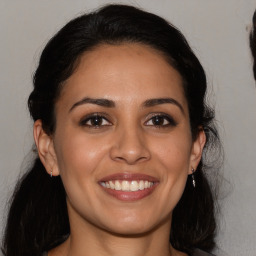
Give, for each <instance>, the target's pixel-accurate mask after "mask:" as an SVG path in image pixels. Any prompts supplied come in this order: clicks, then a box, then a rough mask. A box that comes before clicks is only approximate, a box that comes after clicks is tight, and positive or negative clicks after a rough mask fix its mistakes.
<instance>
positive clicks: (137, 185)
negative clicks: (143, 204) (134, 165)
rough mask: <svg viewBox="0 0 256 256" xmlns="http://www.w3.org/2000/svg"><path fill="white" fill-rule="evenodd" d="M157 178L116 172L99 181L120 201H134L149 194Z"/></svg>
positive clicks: (108, 192)
mask: <svg viewBox="0 0 256 256" xmlns="http://www.w3.org/2000/svg"><path fill="white" fill-rule="evenodd" d="M158 184H159V180H158V179H157V178H155V177H152V176H149V175H145V174H140V173H137V174H136V173H116V174H112V175H110V176H107V177H104V178H102V179H101V180H100V181H99V185H100V186H101V188H102V189H103V190H104V191H105V192H106V193H107V194H108V195H110V196H112V197H115V198H116V199H118V200H121V201H136V200H140V199H143V198H145V197H147V196H149V195H150V194H151V193H153V191H154V190H155V188H156V187H157V185H158Z"/></svg>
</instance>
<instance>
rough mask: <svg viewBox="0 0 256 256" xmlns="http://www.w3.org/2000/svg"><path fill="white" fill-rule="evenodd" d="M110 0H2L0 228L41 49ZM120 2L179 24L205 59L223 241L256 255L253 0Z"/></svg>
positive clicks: (27, 126)
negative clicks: (219, 153)
mask: <svg viewBox="0 0 256 256" xmlns="http://www.w3.org/2000/svg"><path fill="white" fill-rule="evenodd" d="M108 2H109V1H106V0H105V1H104V0H101V1H95V0H79V1H78V0H74V1H67V0H66V1H64V0H63V1H61V0H44V1H33V0H30V1H29V0H22V1H21V0H16V1H15V0H0V46H1V47H0V72H1V76H0V88H1V93H0V120H1V125H0V141H1V143H0V227H2V226H3V223H4V218H5V203H6V200H7V198H8V196H9V195H10V193H11V191H12V189H13V186H14V184H15V181H16V180H17V178H18V176H19V174H20V172H22V171H23V169H25V167H26V165H27V163H28V159H29V157H28V156H27V154H28V152H29V151H30V149H31V146H32V144H33V142H32V122H31V121H30V119H29V115H28V111H27V107H26V100H27V97H28V94H29V92H30V91H31V88H32V83H31V76H32V73H33V71H34V70H35V67H36V64H37V61H38V57H39V55H40V52H41V50H42V49H43V47H44V45H45V43H46V42H47V41H48V40H49V39H50V37H51V36H52V35H53V34H54V33H55V32H56V31H57V30H58V29H59V28H60V27H61V26H63V25H64V24H65V23H66V22H67V21H69V20H70V19H71V18H73V17H75V16H77V15H78V14H80V13H82V12H84V11H88V10H92V9H93V8H95V7H97V6H99V5H101V4H104V3H108ZM112 2H117V1H112ZM119 2H121V3H130V4H135V5H136V6H140V7H143V8H144V9H146V10H149V11H152V12H154V13H156V14H159V15H161V16H163V17H165V18H167V19H168V20H169V21H171V22H172V23H174V24H175V25H176V26H177V27H178V28H179V29H181V31H182V32H183V33H184V34H185V36H186V37H187V39H188V41H189V42H190V44H191V46H192V48H193V50H194V51H195V53H196V54H197V56H198V57H199V59H200V61H201V62H202V64H203V66H204V68H205V70H206V73H207V78H208V82H209V85H210V90H209V96H210V98H211V102H212V104H213V105H215V107H216V114H217V120H218V125H219V126H220V133H221V136H222V140H223V146H224V149H225V152H226V156H225V162H224V171H223V174H222V175H223V177H224V178H223V180H224V179H225V181H224V182H223V183H222V185H223V187H222V192H221V196H220V198H219V203H220V206H221V215H220V228H219V229H220V230H219V234H218V245H219V247H220V248H221V249H222V250H223V251H224V252H226V253H227V255H230V256H256V224H255V223H256V214H255V212H256V199H255V198H256V186H255V184H256V167H255V165H256V150H255V145H256V132H255V131H256V87H255V82H254V80H253V75H252V58H251V55H250V51H249V46H248V35H249V29H250V26H251V18H252V15H253V11H254V9H255V8H256V1H255V0H155V1H154V0H151V1H149V0H141V1H139V0H138V1H128V0H127V1H119ZM26 156H27V158H25V157H26ZM24 158H25V160H24ZM31 221H33V220H31ZM1 229H2V228H0V231H1ZM224 252H223V254H224Z"/></svg>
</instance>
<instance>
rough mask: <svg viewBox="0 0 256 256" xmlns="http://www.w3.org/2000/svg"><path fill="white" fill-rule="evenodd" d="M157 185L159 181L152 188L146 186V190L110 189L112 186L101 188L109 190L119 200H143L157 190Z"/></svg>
mask: <svg viewBox="0 0 256 256" xmlns="http://www.w3.org/2000/svg"><path fill="white" fill-rule="evenodd" d="M156 186H157V183H156V184H154V185H153V186H152V187H150V188H146V189H144V190H138V191H130V192H127V191H122V190H114V189H110V188H105V187H102V186H101V188H102V189H103V190H104V191H105V192H107V193H108V194H109V195H110V196H113V197H115V198H116V199H118V200H121V201H137V200H141V199H143V198H145V197H147V196H149V195H150V194H152V192H153V191H154V190H155V188H156Z"/></svg>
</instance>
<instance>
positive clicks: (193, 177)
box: [191, 168, 196, 188]
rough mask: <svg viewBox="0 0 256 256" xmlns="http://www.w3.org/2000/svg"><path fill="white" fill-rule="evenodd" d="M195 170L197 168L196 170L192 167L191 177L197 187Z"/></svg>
mask: <svg viewBox="0 0 256 256" xmlns="http://www.w3.org/2000/svg"><path fill="white" fill-rule="evenodd" d="M194 172H195V170H194V168H192V174H191V178H192V184H193V187H194V188H195V187H196V180H195V176H194Z"/></svg>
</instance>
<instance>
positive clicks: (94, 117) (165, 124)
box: [79, 113, 177, 129]
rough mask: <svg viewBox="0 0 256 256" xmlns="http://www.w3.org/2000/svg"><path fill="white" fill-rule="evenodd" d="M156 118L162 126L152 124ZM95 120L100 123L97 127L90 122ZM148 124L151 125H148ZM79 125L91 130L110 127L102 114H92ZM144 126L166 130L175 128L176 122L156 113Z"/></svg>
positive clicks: (167, 116) (165, 115)
mask: <svg viewBox="0 0 256 256" xmlns="http://www.w3.org/2000/svg"><path fill="white" fill-rule="evenodd" d="M157 118H158V121H160V122H163V124H158V125H157V124H154V122H156V121H157ZM97 119H98V121H99V122H100V123H99V124H98V125H97V124H95V123H94V124H93V123H92V121H94V122H95V121H97ZM88 122H90V123H91V124H88ZM105 122H107V124H104V123H105ZM150 122H151V123H152V124H149V123H150ZM79 124H80V125H81V126H86V127H89V128H91V129H100V128H103V127H106V126H111V125H112V123H111V122H110V121H109V120H108V118H107V117H106V114H104V113H93V114H90V115H87V116H86V117H84V118H83V119H82V120H81V121H80V123H79ZM144 124H145V125H147V126H154V127H157V128H168V127H175V126H176V125H177V122H176V121H174V119H173V118H172V117H171V116H169V115H167V114H164V113H156V114H153V115H152V116H151V117H150V118H149V119H148V120H147V121H146V122H145V123H144Z"/></svg>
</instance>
